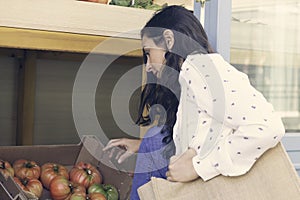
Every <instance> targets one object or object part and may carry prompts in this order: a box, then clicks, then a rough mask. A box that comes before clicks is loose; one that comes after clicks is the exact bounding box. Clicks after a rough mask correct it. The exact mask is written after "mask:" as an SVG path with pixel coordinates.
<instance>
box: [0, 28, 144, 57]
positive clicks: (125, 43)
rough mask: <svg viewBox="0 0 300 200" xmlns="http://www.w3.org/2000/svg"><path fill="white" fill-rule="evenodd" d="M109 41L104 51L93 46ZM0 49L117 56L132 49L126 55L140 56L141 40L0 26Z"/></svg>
mask: <svg viewBox="0 0 300 200" xmlns="http://www.w3.org/2000/svg"><path fill="white" fill-rule="evenodd" d="M106 40H110V45H108V46H107V45H106V47H105V48H98V49H97V50H95V47H97V45H99V44H100V43H101V42H104V41H106ZM0 47H4V48H16V49H32V50H50V51H61V52H73V53H90V52H91V51H93V52H94V53H101V54H111V55H116V54H117V55H118V54H119V53H118V50H119V49H120V48H122V47H126V48H129V49H132V51H130V52H128V53H126V54H124V55H126V56H137V57H140V56H142V52H141V50H140V48H141V41H140V40H137V39H127V38H113V37H106V36H98V35H87V34H75V33H65V32H55V31H41V30H31V29H22V28H10V27H3V26H0Z"/></svg>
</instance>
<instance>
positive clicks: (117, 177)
mask: <svg viewBox="0 0 300 200" xmlns="http://www.w3.org/2000/svg"><path fill="white" fill-rule="evenodd" d="M102 148H103V145H102V144H101V143H100V142H99V141H98V140H97V138H95V137H94V136H86V137H84V139H83V140H82V142H81V143H80V144H77V145H76V144H75V145H35V146H1V147H0V159H2V160H6V161H9V162H10V163H11V164H12V163H13V162H14V161H15V160H18V159H21V158H24V159H27V160H34V161H36V162H37V163H38V164H39V165H40V166H42V165H43V164H44V163H47V162H54V163H59V164H62V165H64V166H66V167H67V168H69V169H70V168H71V167H72V166H74V165H75V164H76V163H77V162H78V161H84V162H89V163H91V164H93V165H94V166H97V168H98V170H99V171H100V172H101V174H102V175H103V183H108V184H112V185H114V186H116V188H117V189H118V191H119V195H120V200H127V199H129V194H130V190H131V181H132V177H131V176H130V175H129V174H128V173H126V172H123V171H121V170H118V169H116V167H115V164H114V163H112V162H111V161H110V159H109V158H108V155H107V154H105V153H103V152H102ZM99 160H100V161H101V162H99ZM0 199H1V200H10V199H14V200H29V199H32V197H30V196H28V194H26V193H24V192H23V191H22V190H21V189H20V188H19V187H18V186H17V185H16V184H15V182H14V181H13V179H12V178H9V179H8V180H6V179H5V178H4V177H3V175H2V174H1V173H0ZM40 199H42V200H46V199H48V200H50V199H51V196H50V192H49V191H48V190H46V189H44V190H43V194H42V197H41V198H40Z"/></svg>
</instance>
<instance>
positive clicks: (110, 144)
mask: <svg viewBox="0 0 300 200" xmlns="http://www.w3.org/2000/svg"><path fill="white" fill-rule="evenodd" d="M122 143H123V138H121V139H112V140H110V141H109V142H108V143H107V145H106V146H105V147H104V148H103V151H107V150H108V149H111V148H112V147H116V146H119V145H121V144H122Z"/></svg>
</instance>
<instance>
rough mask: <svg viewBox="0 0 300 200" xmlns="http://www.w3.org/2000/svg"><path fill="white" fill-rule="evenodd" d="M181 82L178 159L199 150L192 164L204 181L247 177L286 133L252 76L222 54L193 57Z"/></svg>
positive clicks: (176, 134)
mask: <svg viewBox="0 0 300 200" xmlns="http://www.w3.org/2000/svg"><path fill="white" fill-rule="evenodd" d="M179 82H180V85H181V96H180V103H179V107H178V112H177V121H176V123H175V126H174V134H173V138H174V142H175V146H176V155H180V154H182V153H183V152H185V151H186V150H187V149H188V148H194V149H195V150H196V152H197V155H196V156H195V157H194V158H193V166H194V168H195V171H196V172H197V173H198V175H199V176H200V177H201V178H202V179H203V180H204V181H206V180H209V179H211V178H213V177H215V176H217V175H220V174H222V175H224V176H238V175H242V174H245V173H247V172H248V171H249V170H250V168H251V166H252V165H253V164H254V163H255V161H256V160H257V159H258V158H259V157H260V156H261V155H262V154H263V153H264V152H265V151H266V150H268V149H269V148H272V147H274V146H275V145H276V144H277V143H278V142H279V141H280V139H281V138H282V136H283V135H284V133H285V129H284V126H283V123H282V121H281V118H280V117H279V116H278V115H277V114H276V113H274V109H273V106H272V105H271V104H270V103H268V102H267V101H266V99H265V98H264V97H263V95H262V94H261V93H260V92H259V91H257V90H256V89H255V88H254V87H252V86H251V84H250V82H249V79H248V76H247V75H246V74H244V73H242V72H240V71H238V70H237V69H235V68H234V67H233V66H231V65H230V64H229V63H227V62H226V61H225V60H224V59H223V58H222V57H221V56H220V55H219V54H195V55H189V56H188V57H187V59H186V60H185V62H184V63H183V64H182V69H181V71H180V75H179Z"/></svg>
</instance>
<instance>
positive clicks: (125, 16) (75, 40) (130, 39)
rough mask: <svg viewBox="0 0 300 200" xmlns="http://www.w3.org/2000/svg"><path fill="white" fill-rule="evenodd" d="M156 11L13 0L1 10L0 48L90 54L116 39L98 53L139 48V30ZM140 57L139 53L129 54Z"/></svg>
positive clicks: (60, 1) (65, 0) (60, 0)
mask: <svg viewBox="0 0 300 200" xmlns="http://www.w3.org/2000/svg"><path fill="white" fill-rule="evenodd" d="M153 12H154V11H151V10H145V9H138V8H129V7H121V6H113V5H105V4H97V3H91V2H82V1H76V0H51V1H40V0H31V1H23V0H12V1H5V2H4V3H3V5H2V6H1V7H0V19H1V20H0V47H6V48H22V49H35V50H54V51H67V52H82V53H88V52H90V51H91V50H93V49H94V48H95V47H96V46H97V45H98V44H100V43H101V42H103V41H105V40H108V39H111V38H114V41H115V45H117V46H112V48H110V49H109V48H108V49H99V50H98V51H99V52H98V53H108V54H116V53H118V52H117V51H116V49H118V47H124V46H126V45H129V47H128V48H130V49H136V48H139V47H140V41H139V40H140V30H141V28H142V27H143V26H144V24H145V23H146V22H147V21H148V20H149V19H150V18H151V16H152V15H153ZM129 55H131V56H140V52H138V51H135V52H129Z"/></svg>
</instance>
